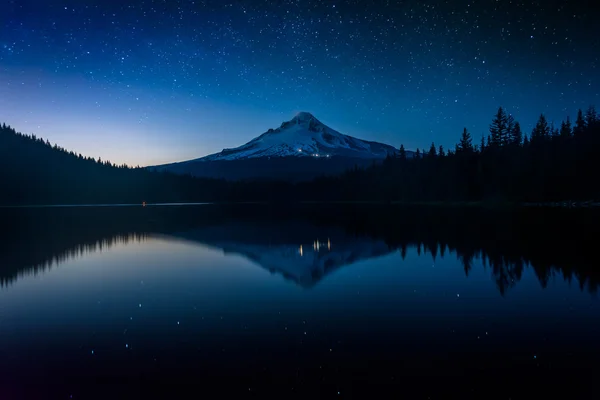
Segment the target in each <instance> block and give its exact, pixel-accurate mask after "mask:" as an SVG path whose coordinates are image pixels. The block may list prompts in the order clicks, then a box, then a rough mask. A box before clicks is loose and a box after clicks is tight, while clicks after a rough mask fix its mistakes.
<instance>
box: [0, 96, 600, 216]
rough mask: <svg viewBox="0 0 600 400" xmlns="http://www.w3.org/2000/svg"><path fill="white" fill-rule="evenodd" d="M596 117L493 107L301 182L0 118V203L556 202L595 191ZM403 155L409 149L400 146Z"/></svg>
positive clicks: (598, 167)
mask: <svg viewBox="0 0 600 400" xmlns="http://www.w3.org/2000/svg"><path fill="white" fill-rule="evenodd" d="M599 148H600V120H599V117H598V114H597V112H596V110H595V108H594V107H589V108H588V110H587V111H586V112H585V113H584V112H583V111H581V110H579V112H578V113H577V118H576V120H575V122H574V123H572V122H571V120H570V119H569V118H567V119H566V120H565V121H562V122H561V124H560V126H554V124H553V123H549V122H548V121H547V119H546V117H545V116H544V115H543V114H542V115H540V117H539V119H538V121H537V123H536V125H535V127H534V128H533V130H532V132H531V133H530V134H527V133H525V132H523V131H522V129H521V126H520V124H519V122H518V121H516V120H515V118H514V117H513V116H512V115H510V114H507V113H506V111H505V110H504V109H503V108H502V107H500V108H499V109H498V111H497V112H496V114H495V115H494V117H493V119H492V121H491V124H490V127H489V134H488V135H487V136H483V135H482V137H481V139H480V140H478V143H475V140H474V138H473V137H472V135H471V133H470V132H469V131H468V130H467V129H466V128H465V129H464V130H463V132H462V134H461V136H460V139H459V141H458V143H457V144H456V145H455V147H454V149H448V150H445V149H444V148H443V146H436V145H435V143H432V144H431V146H430V147H429V150H426V149H417V151H416V152H415V153H409V152H407V151H406V149H405V148H404V146H403V145H401V146H400V150H399V152H398V153H397V154H396V155H394V156H389V157H388V158H387V159H386V160H385V161H383V162H382V163H374V164H373V166H371V167H368V168H359V167H356V168H354V169H352V170H349V171H347V172H346V173H344V174H342V175H339V176H335V177H321V178H317V179H315V180H312V181H310V182H300V183H290V182H283V181H265V180H256V181H240V182H230V181H225V180H219V179H206V178H195V177H192V176H190V175H176V174H173V173H168V172H164V171H150V170H148V169H145V168H139V167H135V168H133V167H130V166H127V165H114V164H112V163H111V162H110V161H103V160H101V159H94V158H91V157H84V156H82V155H81V154H76V153H74V152H73V151H68V150H66V149H64V148H62V147H60V146H58V145H56V144H54V145H52V144H51V143H50V142H49V141H47V140H44V139H42V138H39V137H36V136H35V135H25V134H21V133H18V132H16V131H15V130H14V129H13V128H11V127H10V126H7V125H6V124H3V125H2V126H0V182H1V184H2V187H3V190H2V192H1V193H0V204H8V205H22V204H82V203H141V202H143V201H146V202H191V201H202V202H205V201H211V202H223V201H387V202H390V201H398V202H447V201H459V202H464V201H476V202H483V201H486V202H489V201H492V202H494V201H496V202H556V201H571V200H573V201H587V200H598V199H600V187H598V185H596V184H595V179H596V177H597V176H599V173H600V157H597V149H599ZM409 154H410V155H409Z"/></svg>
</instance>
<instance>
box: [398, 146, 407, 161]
mask: <svg viewBox="0 0 600 400" xmlns="http://www.w3.org/2000/svg"><path fill="white" fill-rule="evenodd" d="M398 158H400V159H401V160H406V150H405V149H404V145H403V144H401V145H400V150H399V151H398Z"/></svg>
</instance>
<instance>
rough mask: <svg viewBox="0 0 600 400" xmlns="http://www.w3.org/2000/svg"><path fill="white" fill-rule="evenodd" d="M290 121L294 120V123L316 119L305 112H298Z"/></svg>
mask: <svg viewBox="0 0 600 400" xmlns="http://www.w3.org/2000/svg"><path fill="white" fill-rule="evenodd" d="M292 119H293V120H296V121H309V120H311V119H316V118H315V116H314V115H312V114H311V113H309V112H307V111H300V112H299V113H298V114H296V115H295V116H294V118H292Z"/></svg>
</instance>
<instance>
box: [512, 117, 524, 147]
mask: <svg viewBox="0 0 600 400" xmlns="http://www.w3.org/2000/svg"><path fill="white" fill-rule="evenodd" d="M522 142H523V132H522V131H521V124H519V122H518V121H516V122H515V123H514V125H513V128H512V131H511V133H510V143H511V144H513V145H516V146H520V145H521V144H522Z"/></svg>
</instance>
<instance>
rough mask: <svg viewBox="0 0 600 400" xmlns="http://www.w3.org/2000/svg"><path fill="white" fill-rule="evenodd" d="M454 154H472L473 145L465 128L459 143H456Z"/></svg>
mask: <svg viewBox="0 0 600 400" xmlns="http://www.w3.org/2000/svg"><path fill="white" fill-rule="evenodd" d="M456 152H457V153H458V152H461V153H471V152H473V143H472V139H471V134H470V133H469V131H468V130H467V128H464V129H463V133H462V135H461V136H460V142H459V143H458V147H457V149H456Z"/></svg>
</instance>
